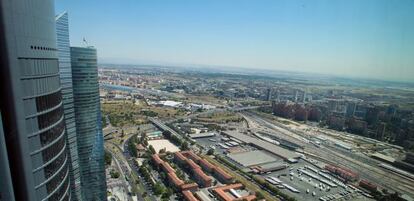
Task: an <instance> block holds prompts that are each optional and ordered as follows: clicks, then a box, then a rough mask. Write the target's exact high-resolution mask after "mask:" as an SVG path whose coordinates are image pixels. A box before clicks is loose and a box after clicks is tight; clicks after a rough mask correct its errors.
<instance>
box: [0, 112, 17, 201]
mask: <svg viewBox="0 0 414 201" xmlns="http://www.w3.org/2000/svg"><path fill="white" fill-rule="evenodd" d="M0 178H1V179H0V201H6V200H7V201H14V200H15V199H14V195H13V184H12V180H11V174H10V167H9V157H8V156H7V150H6V140H5V138H4V131H3V123H2V120H1V112H0Z"/></svg>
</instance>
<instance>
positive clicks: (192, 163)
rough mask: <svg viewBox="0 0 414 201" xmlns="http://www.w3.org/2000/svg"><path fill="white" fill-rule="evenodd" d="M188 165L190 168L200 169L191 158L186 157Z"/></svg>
mask: <svg viewBox="0 0 414 201" xmlns="http://www.w3.org/2000/svg"><path fill="white" fill-rule="evenodd" d="M187 164H188V167H189V168H190V169H191V170H192V169H200V166H198V165H197V164H196V163H195V162H194V161H193V160H191V159H188V160H187Z"/></svg>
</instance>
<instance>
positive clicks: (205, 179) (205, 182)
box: [193, 169, 213, 187]
mask: <svg viewBox="0 0 414 201" xmlns="http://www.w3.org/2000/svg"><path fill="white" fill-rule="evenodd" d="M193 174H194V177H195V179H196V181H197V183H198V184H200V185H201V186H203V187H210V186H211V183H212V181H213V179H212V178H211V177H209V176H208V175H206V173H204V172H203V170H201V169H193Z"/></svg>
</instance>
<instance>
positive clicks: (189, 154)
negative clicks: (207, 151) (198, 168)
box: [181, 151, 201, 162]
mask: <svg viewBox="0 0 414 201" xmlns="http://www.w3.org/2000/svg"><path fill="white" fill-rule="evenodd" d="M181 153H182V154H183V155H184V156H185V157H187V158H189V159H191V160H193V161H194V162H198V161H199V160H201V158H200V157H199V156H197V154H195V153H194V152H192V151H182V152H181Z"/></svg>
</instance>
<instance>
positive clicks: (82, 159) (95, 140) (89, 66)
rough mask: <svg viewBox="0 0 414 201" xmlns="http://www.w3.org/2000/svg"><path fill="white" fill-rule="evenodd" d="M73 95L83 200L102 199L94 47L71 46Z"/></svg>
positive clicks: (101, 150)
mask: <svg viewBox="0 0 414 201" xmlns="http://www.w3.org/2000/svg"><path fill="white" fill-rule="evenodd" d="M70 55H71V65H72V79H73V95H74V96H73V97H74V103H75V116H76V129H77V133H78V136H79V137H78V153H79V167H80V173H81V189H82V197H83V200H88V201H102V200H106V179H105V164H104V150H103V135H102V125H101V111H100V102H99V84H98V67H97V56H96V49H95V48H92V47H87V48H82V47H71V48H70Z"/></svg>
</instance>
